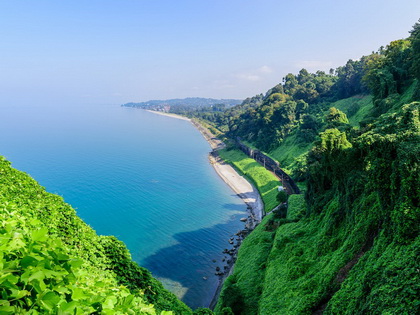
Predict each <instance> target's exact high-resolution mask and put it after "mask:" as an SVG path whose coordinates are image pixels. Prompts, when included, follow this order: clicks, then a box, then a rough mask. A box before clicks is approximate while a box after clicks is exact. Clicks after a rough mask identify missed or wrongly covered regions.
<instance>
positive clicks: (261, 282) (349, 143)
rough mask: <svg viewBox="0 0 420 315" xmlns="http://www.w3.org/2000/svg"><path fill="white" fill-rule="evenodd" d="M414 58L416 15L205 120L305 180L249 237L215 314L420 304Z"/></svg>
mask: <svg viewBox="0 0 420 315" xmlns="http://www.w3.org/2000/svg"><path fill="white" fill-rule="evenodd" d="M419 60H420V24H419V23H416V24H415V26H414V28H413V30H412V31H411V32H410V37H409V38H407V39H403V40H397V41H394V42H392V43H390V44H389V45H388V46H386V47H382V48H381V49H380V50H379V51H378V52H376V53H373V54H371V55H369V56H365V57H362V58H361V59H360V60H358V61H351V60H350V61H349V62H348V63H347V64H346V65H345V66H344V67H340V68H338V69H336V70H335V71H330V73H329V74H325V73H322V72H317V73H315V74H309V73H308V72H307V71H304V70H302V71H300V73H299V74H298V75H296V76H295V75H291V74H289V75H287V76H286V77H285V79H284V80H283V83H282V84H281V85H278V86H276V87H274V88H273V89H272V90H270V91H268V92H267V94H266V95H265V96H264V97H263V99H262V101H261V102H260V103H259V104H258V105H256V106H248V104H244V105H245V106H246V108H244V109H243V110H241V109H240V106H239V107H236V108H235V107H234V108H232V109H231V110H229V111H233V110H235V111H236V112H237V113H238V114H237V115H231V116H230V117H229V114H227V113H228V112H229V111H227V112H226V114H219V115H218V118H215V117H214V118H212V120H210V121H212V122H213V125H214V127H215V128H218V129H219V130H221V131H224V132H225V135H226V136H227V137H230V139H232V140H234V139H235V137H241V138H242V139H243V140H244V139H245V140H246V141H248V142H249V143H250V144H251V145H254V146H255V147H257V148H260V149H262V150H265V151H266V152H267V153H268V154H269V155H270V156H271V157H273V158H275V159H277V160H278V161H279V162H280V164H281V165H282V166H284V167H286V169H287V170H288V171H289V172H290V173H291V174H292V175H293V176H294V177H295V179H297V180H300V181H302V182H304V183H305V187H306V188H305V190H306V191H305V194H304V195H303V194H302V195H293V196H290V197H289V201H288V203H289V208H288V211H287V215H286V217H284V216H281V215H279V214H276V213H273V214H271V215H270V216H267V217H266V218H265V219H264V220H263V222H262V223H261V224H260V225H259V226H258V227H257V229H256V230H255V231H254V232H253V233H251V235H250V236H249V237H248V238H247V239H245V241H244V242H243V244H242V246H241V248H240V251H239V254H238V260H237V263H236V265H235V271H234V273H233V274H232V275H231V276H230V277H229V278H228V279H227V280H226V282H225V285H224V287H223V290H222V292H221V295H220V299H219V302H218V305H217V307H216V312H220V311H221V310H222V309H224V310H226V309H227V308H230V309H231V310H232V311H233V313H234V314H321V313H325V314H398V313H401V314H416V313H417V312H418V310H419V309H420V285H419V283H420V236H419V232H420V180H419V176H420V169H419V165H420V121H419V110H420V103H419V102H418V100H420V85H419V81H420V62H419ZM220 121H221V122H222V123H220Z"/></svg>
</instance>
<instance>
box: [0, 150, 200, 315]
mask: <svg viewBox="0 0 420 315" xmlns="http://www.w3.org/2000/svg"><path fill="white" fill-rule="evenodd" d="M0 207H1V211H0V217H1V221H0V222H1V223H0V224H1V226H0V237H1V238H0V239H1V243H0V262H1V264H0V267H1V269H0V270H1V274H0V292H1V296H2V298H1V302H0V312H1V313H2V314H23V313H25V314H38V313H54V314H55V313H60V314H90V313H97V312H100V313H103V314H116V313H118V314H143V313H144V314H155V313H160V312H161V311H173V312H174V313H175V314H192V311H191V310H190V309H189V308H188V307H187V306H186V305H185V304H183V303H182V302H181V301H179V300H178V299H177V298H176V297H175V296H174V295H173V294H172V293H170V292H168V291H167V290H165V289H164V288H163V286H162V284H161V283H159V282H158V281H157V280H155V279H154V278H153V277H152V276H151V274H150V272H149V271H147V270H146V269H144V268H142V267H139V266H138V265H137V264H136V263H134V262H133V261H132V260H131V257H130V254H129V252H128V250H127V248H126V247H125V245H124V244H123V243H122V242H120V241H118V240H117V239H115V238H114V237H108V236H98V235H97V234H96V233H95V231H94V230H93V229H91V228H90V227H89V226H87V225H86V224H85V223H84V222H83V221H82V220H81V219H80V218H79V217H78V216H77V215H76V213H75V211H74V209H72V208H71V207H70V206H69V205H68V204H66V203H65V202H64V201H63V200H62V198H61V197H59V196H57V195H54V194H50V193H48V192H46V191H45V190H44V188H43V187H41V186H39V184H38V183H37V182H36V181H34V180H33V179H32V178H30V177H29V176H28V175H26V174H24V173H22V172H20V171H18V170H15V169H13V168H12V167H11V166H10V163H9V162H8V161H6V160H5V159H4V158H1V159H0ZM163 313H165V312H162V314H163Z"/></svg>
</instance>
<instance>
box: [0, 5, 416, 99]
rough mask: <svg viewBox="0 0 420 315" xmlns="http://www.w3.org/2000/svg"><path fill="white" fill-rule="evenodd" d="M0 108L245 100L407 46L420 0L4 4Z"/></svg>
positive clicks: (2, 9) (0, 27)
mask: <svg viewBox="0 0 420 315" xmlns="http://www.w3.org/2000/svg"><path fill="white" fill-rule="evenodd" d="M0 12H1V13H0V14H1V16H2V18H1V19H0V30H1V31H0V32H1V38H2V43H3V47H2V50H1V58H0V69H1V72H0V73H1V74H0V82H1V83H0V86H1V90H0V106H5V105H10V106H11V105H21V104H27V103H33V104H40V103H47V104H56V103H72V104H89V103H94V104H98V103H105V104H122V103H127V102H143V101H148V100H152V99H159V100H160V99H174V98H185V97H205V98H215V99H221V98H223V99H244V98H247V97H251V96H253V95H256V94H259V93H264V92H265V91H267V90H268V89H270V88H271V87H273V86H274V85H276V84H277V83H279V82H281V79H282V77H284V76H285V75H286V74H287V73H289V72H292V73H297V72H298V71H299V70H300V69H301V68H306V69H307V70H308V71H310V72H312V71H316V70H323V71H328V70H329V69H330V68H336V67H338V66H341V65H344V64H345V63H346V61H347V60H348V59H358V58H360V57H361V56H363V55H367V54H370V53H371V52H372V51H376V50H377V49H378V48H379V47H380V46H385V45H387V44H388V43H389V42H390V41H392V40H396V39H401V38H405V37H408V35H409V33H408V32H409V31H410V30H411V28H412V26H413V25H414V23H415V22H417V21H418V19H419V16H418V13H419V12H420V2H419V1H418V0H416V1H414V0H402V1H398V2H396V1H377V0H374V1H369V2H365V1H361V0H356V1H353V2H351V3H349V2H342V3H340V2H338V1H317V2H316V3H310V2H309V1H305V2H282V1H274V0H268V1H259V2H256V1H246V0H245V1H239V0H232V1H229V2H226V1H220V0H215V1H211V2H204V1H192V0H188V1H177V2H173V1H168V0H166V1H162V0H160V1H159V0H158V1H150V0H139V1H134V0H131V1H129V0H123V1H118V2H116V1H97V0H95V1H89V2H85V1H83V2H82V1H72V2H68V3H64V2H55V1H36V2H30V3H29V2H25V3H24V2H17V1H4V2H1V3H0Z"/></svg>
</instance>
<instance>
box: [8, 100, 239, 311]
mask: <svg viewBox="0 0 420 315" xmlns="http://www.w3.org/2000/svg"><path fill="white" fill-rule="evenodd" d="M0 115H1V116H0V117H1V118H2V119H1V121H2V124H0V155H3V156H5V157H6V158H7V159H9V160H10V161H11V162H12V165H13V166H14V167H15V168H17V169H19V170H22V171H25V172H27V173H29V174H30V175H31V176H32V177H34V178H35V179H36V180H37V181H38V182H39V183H40V184H41V185H43V186H44V187H46V189H47V190H48V191H49V192H52V193H56V194H59V195H61V196H63V197H64V199H65V201H66V202H68V203H70V204H71V205H72V206H73V207H74V208H76V210H77V213H78V215H79V216H80V217H82V218H83V219H84V220H85V222H87V223H88V224H89V225H91V226H92V227H93V228H94V229H95V230H96V231H97V232H98V233H99V234H104V235H115V236H117V237H118V238H119V239H120V240H122V241H124V242H125V243H126V244H127V246H128V248H129V249H130V251H131V254H132V257H133V259H134V260H135V261H137V262H138V263H139V264H140V265H142V266H144V267H146V268H148V269H149V270H150V271H151V272H152V273H153V275H154V276H155V277H157V278H158V279H160V280H161V281H162V282H163V283H164V285H165V286H166V287H167V288H168V289H169V290H171V291H172V292H174V293H175V294H177V295H178V296H179V297H181V298H182V300H183V301H184V302H186V303H187V304H188V305H189V306H191V307H193V308H196V307H199V306H208V304H209V303H210V300H211V298H212V295H213V293H214V291H215V289H216V287H217V283H218V279H217V277H216V276H214V272H215V268H216V267H217V266H219V267H222V268H223V265H222V262H221V259H222V258H223V257H224V256H223V254H222V251H223V249H224V248H230V247H231V246H230V245H229V244H228V239H229V237H230V236H231V235H233V234H234V233H236V232H237V231H238V230H239V229H242V228H243V227H244V225H243V223H241V222H240V221H239V219H240V218H241V217H243V216H245V215H246V207H245V205H244V204H243V203H242V201H241V200H240V199H239V198H238V197H237V196H236V195H234V193H233V192H232V191H231V190H230V189H229V188H228V186H226V184H225V183H224V182H223V181H222V180H221V179H220V178H219V177H218V175H217V174H216V173H215V171H214V170H213V168H212V167H211V165H210V164H209V163H208V160H207V154H208V152H209V151H210V147H209V145H208V144H207V142H206V141H205V140H204V139H203V137H202V136H201V134H200V133H199V132H198V131H197V130H196V129H195V128H194V127H193V126H192V125H191V124H190V123H189V122H187V121H183V120H178V119H174V118H169V117H164V116H160V115H156V114H152V113H148V112H146V111H143V110H137V109H131V108H122V107H119V106H118V105H113V106H110V105H103V106H92V105H91V106H76V107H72V106H59V105H57V106H47V105H37V106H35V105H28V106H12V105H10V106H9V105H7V106H1V107H0ZM213 259H216V260H217V262H216V263H214V262H212V260H213ZM203 277H206V278H207V280H204V279H203Z"/></svg>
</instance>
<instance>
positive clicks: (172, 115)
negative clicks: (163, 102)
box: [145, 109, 191, 121]
mask: <svg viewBox="0 0 420 315" xmlns="http://www.w3.org/2000/svg"><path fill="white" fill-rule="evenodd" d="M145 111H146V112H149V113H153V114H158V115H161V116H166V117H172V118H176V119H181V120H187V121H191V119H189V118H187V117H184V116H181V115H177V114H170V113H165V112H158V111H156V110H150V109H145Z"/></svg>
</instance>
